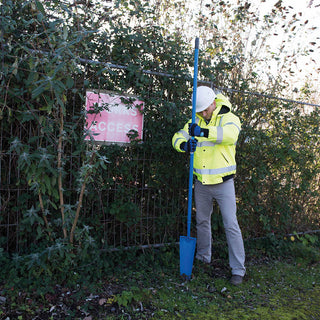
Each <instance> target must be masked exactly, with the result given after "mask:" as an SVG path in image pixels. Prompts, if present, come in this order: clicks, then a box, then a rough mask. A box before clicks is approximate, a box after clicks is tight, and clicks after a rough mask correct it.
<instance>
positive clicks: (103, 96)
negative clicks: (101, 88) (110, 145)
mask: <svg viewBox="0 0 320 320" xmlns="http://www.w3.org/2000/svg"><path fill="white" fill-rule="evenodd" d="M143 107H144V102H142V101H139V100H137V99H136V98H134V97H129V96H120V95H115V94H113V93H94V92H92V91H87V92H86V110H87V121H86V122H87V123H86V129H87V130H88V131H89V133H90V135H91V136H92V137H93V139H94V140H95V141H106V142H117V143H129V142H130V139H129V137H128V135H127V134H128V133H129V131H130V130H134V131H136V133H137V138H138V139H142V130H143V114H142V113H141V111H142V110H143ZM95 110H96V111H97V110H99V111H98V113H96V112H94V113H92V112H93V111H95ZM88 111H90V112H88ZM85 139H86V140H90V137H89V136H88V135H86V137H85Z"/></svg>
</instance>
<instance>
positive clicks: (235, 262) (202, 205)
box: [194, 179, 246, 276]
mask: <svg viewBox="0 0 320 320" xmlns="http://www.w3.org/2000/svg"><path fill="white" fill-rule="evenodd" d="M194 193H195V204H196V210H197V214H196V220H197V253H196V259H199V260H202V261H204V262H207V263H210V262H211V250H212V249H211V246H212V235H211V214H212V210H213V201H214V200H216V201H217V203H218V205H219V208H220V211H221V215H222V220H223V225H224V229H225V233H226V238H227V242H228V251H229V265H230V268H231V271H232V274H233V275H240V276H244V275H245V272H246V269H245V266H244V262H245V252H244V245H243V239H242V234H241V230H240V228H239V224H238V220H237V216H236V212H237V207H236V196H235V188H234V181H233V179H229V180H227V181H225V182H223V183H219V184H214V185H203V184H202V183H201V182H200V181H198V180H196V181H195V190H194Z"/></svg>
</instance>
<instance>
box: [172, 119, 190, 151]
mask: <svg viewBox="0 0 320 320" xmlns="http://www.w3.org/2000/svg"><path fill="white" fill-rule="evenodd" d="M189 122H190V121H189ZM189 122H188V123H189ZM188 123H186V124H185V126H184V127H183V129H181V130H179V131H178V132H176V133H175V134H174V136H173V138H172V146H173V148H174V149H175V150H177V151H178V152H184V151H183V150H181V149H180V145H181V143H182V142H186V141H188V140H189V139H190V136H189V133H188Z"/></svg>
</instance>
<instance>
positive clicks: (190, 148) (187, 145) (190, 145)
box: [180, 139, 198, 153]
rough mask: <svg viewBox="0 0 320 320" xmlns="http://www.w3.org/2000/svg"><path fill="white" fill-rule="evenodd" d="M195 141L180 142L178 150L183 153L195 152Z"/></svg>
mask: <svg viewBox="0 0 320 320" xmlns="http://www.w3.org/2000/svg"><path fill="white" fill-rule="evenodd" d="M197 143H198V140H197V139H189V140H188V141H187V142H182V143H181V145H180V149H181V150H183V151H185V152H189V153H190V152H195V151H196V148H197Z"/></svg>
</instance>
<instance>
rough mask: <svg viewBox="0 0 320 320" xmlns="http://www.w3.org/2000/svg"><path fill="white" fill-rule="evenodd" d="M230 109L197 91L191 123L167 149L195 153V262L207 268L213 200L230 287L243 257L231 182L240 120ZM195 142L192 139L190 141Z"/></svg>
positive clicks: (239, 277) (208, 92)
mask: <svg viewBox="0 0 320 320" xmlns="http://www.w3.org/2000/svg"><path fill="white" fill-rule="evenodd" d="M231 107H232V106H231V103H230V102H229V100H228V99H227V98H226V97H225V96H224V95H222V94H218V95H216V94H215V92H214V91H213V90H212V89H211V88H209V87H206V86H200V87H198V88H197V96H196V121H195V123H191V121H192V120H190V121H189V122H188V123H186V124H185V126H184V128H183V129H181V130H180V131H178V132H176V133H175V134H174V136H173V138H172V145H173V147H174V149H175V150H177V151H178V152H188V153H190V152H194V171H193V173H194V176H195V178H196V179H195V186H194V195H195V205H196V221H197V253H196V259H199V260H201V261H203V262H205V263H211V250H212V249H211V248H212V235H211V214H212V211H213V201H214V200H216V201H217V203H218V205H219V208H220V212H221V215H222V220H223V224H224V228H225V233H226V238H227V243H228V249H229V264H230V268H231V272H232V277H231V279H230V281H231V283H232V284H234V285H239V284H241V283H242V281H243V277H244V275H245V272H246V269H245V266H244V263H245V251H244V245H243V239H242V234H241V230H240V228H239V224H238V220H237V216H236V211H237V208H236V196H235V188H234V180H233V178H234V176H235V173H236V160H235V154H236V143H237V140H238V136H239V133H240V130H241V123H240V120H239V118H238V117H237V116H236V115H235V114H233V113H232V112H231ZM191 136H192V137H195V138H194V139H191Z"/></svg>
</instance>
